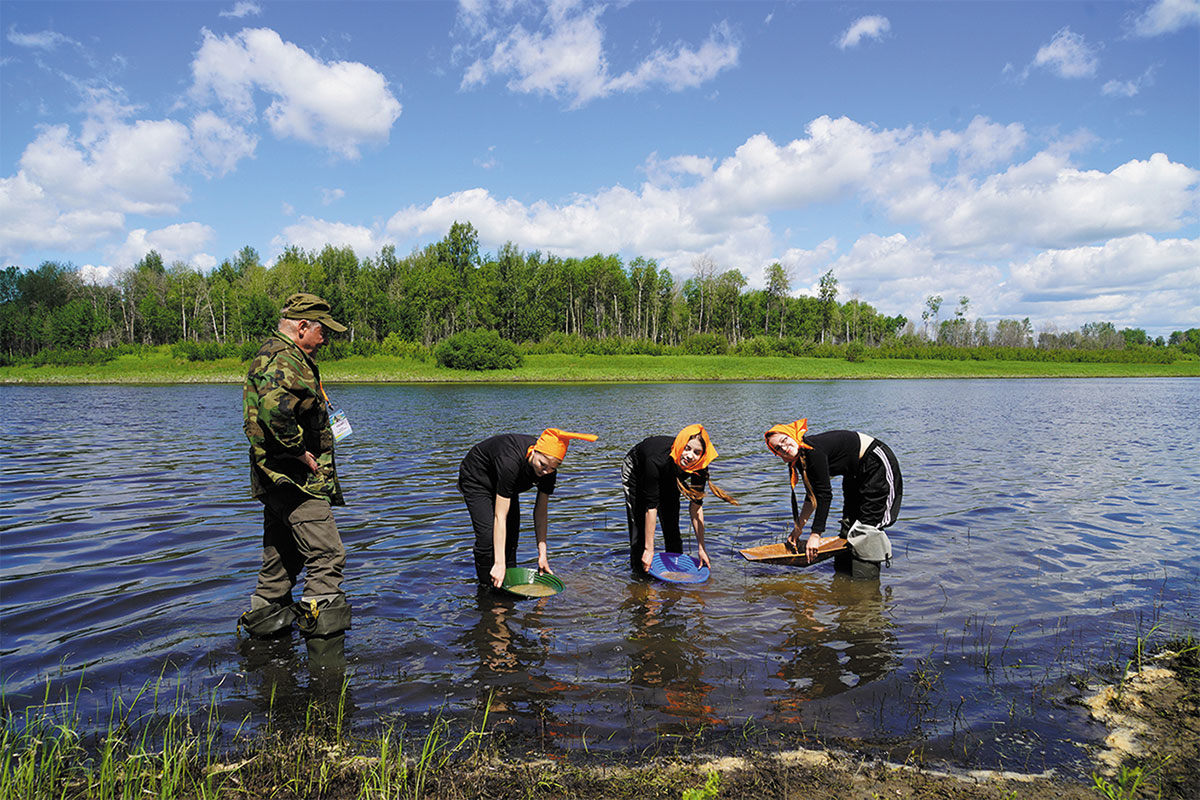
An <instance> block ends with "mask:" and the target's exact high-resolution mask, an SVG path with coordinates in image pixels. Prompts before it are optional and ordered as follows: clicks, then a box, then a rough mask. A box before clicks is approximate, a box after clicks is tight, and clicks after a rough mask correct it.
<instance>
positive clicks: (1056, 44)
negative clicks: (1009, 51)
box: [1033, 28, 1100, 78]
mask: <svg viewBox="0 0 1200 800" xmlns="http://www.w3.org/2000/svg"><path fill="white" fill-rule="evenodd" d="M1033 66H1035V67H1045V68H1046V69H1049V70H1051V71H1052V72H1054V73H1056V74H1057V75H1058V76H1059V77H1060V78H1090V77H1092V76H1093V75H1095V74H1096V69H1097V68H1098V67H1099V66H1100V60H1099V59H1098V58H1097V57H1096V53H1095V49H1094V48H1093V47H1092V46H1091V45H1089V44H1088V43H1087V41H1086V40H1085V39H1084V38H1083V36H1082V35H1080V34H1078V33H1075V32H1074V31H1072V30H1071V29H1070V28H1062V29H1060V30H1059V32H1058V33H1056V34H1054V38H1053V39H1051V40H1050V42H1049V43H1048V44H1044V45H1042V46H1041V47H1040V48H1038V51H1037V55H1036V56H1034V59H1033Z"/></svg>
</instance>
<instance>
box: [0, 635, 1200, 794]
mask: <svg viewBox="0 0 1200 800" xmlns="http://www.w3.org/2000/svg"><path fill="white" fill-rule="evenodd" d="M1172 645H1173V647H1174V649H1171V650H1167V651H1164V652H1162V653H1161V654H1160V655H1159V656H1157V657H1153V658H1151V657H1143V655H1142V641H1141V640H1139V642H1138V651H1137V653H1138V655H1137V658H1136V663H1135V660H1134V659H1131V660H1130V666H1129V668H1128V669H1127V670H1126V671H1125V673H1124V674H1123V675H1120V676H1118V677H1119V680H1118V681H1117V682H1116V683H1115V684H1113V685H1111V686H1107V687H1103V688H1102V689H1101V691H1100V692H1099V693H1098V694H1097V695H1096V696H1095V697H1094V698H1091V699H1090V700H1089V701H1088V703H1089V705H1090V706H1091V707H1092V708H1093V713H1094V714H1096V710H1102V711H1103V712H1104V713H1103V714H1096V719H1097V720H1098V721H1100V722H1102V723H1103V724H1105V725H1106V726H1107V727H1109V728H1110V729H1112V730H1113V731H1114V735H1111V736H1109V737H1108V740H1106V749H1104V750H1102V751H1101V752H1100V753H1099V754H1098V759H1097V762H1098V763H1097V767H1096V769H1095V770H1094V771H1093V772H1092V773H1091V776H1090V781H1086V780H1084V781H1079V780H1066V779H1062V778H1056V777H1054V776H1053V775H1049V774H1043V775H1018V774H1012V773H997V772H990V771H975V770H963V769H958V770H954V771H950V772H948V771H945V770H944V769H943V768H940V767H939V766H938V765H931V764H925V763H923V761H922V759H921V757H920V756H919V754H918V753H917V751H914V752H913V753H911V754H910V755H909V757H908V758H906V759H905V761H904V763H903V764H899V763H895V762H888V761H881V760H879V759H877V758H875V757H872V756H870V755H866V754H862V753H855V752H852V751H850V750H846V749H829V748H827V747H825V746H823V745H824V743H822V742H821V741H820V740H818V739H815V738H806V737H805V736H804V735H803V732H800V733H799V734H797V735H796V736H795V737H792V738H793V740H792V741H789V742H770V743H767V744H765V745H763V744H749V745H748V746H745V747H742V748H739V749H738V751H737V752H734V753H732V754H728V755H723V756H713V755H706V754H704V753H702V752H701V751H702V750H703V749H704V748H705V744H704V742H703V741H693V742H689V743H686V744H687V749H688V750H690V752H680V751H678V749H677V747H678V746H675V750H676V751H675V752H668V750H670V749H672V748H671V747H669V746H668V747H662V748H660V750H659V751H657V752H639V753H631V754H625V755H608V756H603V755H602V756H589V755H588V754H586V753H584V754H579V753H563V752H561V751H560V752H553V753H546V752H542V751H540V750H539V749H537V748H536V747H530V746H525V747H522V746H514V743H513V742H506V741H505V740H504V739H503V738H502V734H498V733H497V732H496V726H495V725H494V724H492V723H490V722H489V719H488V714H487V712H486V711H484V712H483V713H482V714H481V717H480V718H479V719H478V720H476V722H475V723H474V724H473V725H472V727H470V728H469V729H466V730H458V731H455V730H452V729H451V727H450V726H449V725H448V724H446V723H445V722H444V721H442V720H438V721H437V722H435V723H434V725H433V726H432V729H431V730H430V731H429V732H428V733H427V734H425V735H423V736H418V737H412V736H409V735H407V732H406V729H405V728H403V727H392V726H385V727H383V728H382V729H381V730H378V731H377V732H376V733H375V734H372V735H370V736H366V737H362V736H356V735H354V734H352V733H349V732H348V731H347V727H346V725H345V717H344V712H345V696H346V684H345V683H343V689H342V693H341V695H340V696H338V695H337V692H336V690H335V691H334V693H333V696H330V697H326V698H323V699H322V700H320V701H315V700H314V701H310V704H309V708H308V710H307V712H306V713H305V714H304V715H303V717H302V719H303V724H302V726H301V727H300V728H299V729H296V730H289V731H284V730H280V729H279V728H277V727H275V726H274V725H273V723H272V721H271V717H270V716H268V720H267V722H266V724H265V725H264V726H262V727H260V728H258V729H256V730H254V731H253V732H249V733H246V732H245V731H244V728H243V727H242V726H238V727H237V728H236V729H235V730H234V732H233V733H229V732H228V731H229V728H230V725H229V722H228V721H226V722H225V724H224V725H222V724H221V721H220V720H219V714H218V711H217V709H216V708H215V707H210V708H208V709H199V710H195V709H189V708H188V707H187V703H186V701H184V700H182V699H180V698H179V696H178V695H176V696H175V699H174V700H173V701H172V700H169V699H167V698H164V697H162V694H161V693H160V691H159V688H160V687H147V689H146V690H145V691H144V692H143V694H142V695H140V696H139V698H137V699H136V700H135V701H134V702H133V703H131V704H130V705H128V706H125V705H121V704H118V705H116V706H114V708H113V710H112V714H111V717H110V720H109V724H108V727H107V730H105V731H102V732H100V733H98V734H95V735H91V736H89V735H85V734H84V733H82V732H81V731H80V728H79V722H78V718H77V717H75V716H74V713H73V712H67V713H64V712H63V710H62V709H63V706H64V704H63V703H50V704H48V705H47V706H45V707H44V708H42V709H35V710H33V711H31V712H26V713H25V714H23V715H21V717H20V718H13V717H10V716H5V718H4V719H3V722H4V727H3V730H2V731H0V800H43V799H45V800H49V798H62V799H64V800H74V798H96V799H97V800H109V799H110V798H111V799H112V800H116V799H117V798H130V799H132V798H141V797H157V798H162V799H164V800H165V799H166V798H187V799H188V800H190V799H191V798H197V800H200V799H201V798H203V799H204V800H208V799H209V798H212V799H213V800H216V799H217V798H247V797H250V798H257V797H272V798H284V799H286V798H334V799H336V800H342V799H344V800H385V799H386V800H400V799H401V798H403V799H404V800H409V799H410V798H411V800H418V798H439V800H443V799H444V800H455V799H456V798H463V799H464V800H465V798H485V797H522V798H561V797H577V798H645V797H660V798H680V800H712V798H747V799H750V798H752V799H753V800H763V798H784V799H785V800H844V798H848V797H867V798H870V797H889V798H901V799H903V798H930V797H938V798H946V799H947V800H984V799H987V800H999V798H1008V799H1009V800H1012V799H1013V798H1042V797H1056V798H1060V800H1096V799H1097V798H1109V800H1117V798H1124V799H1127V800H1132V798H1136V797H1143V796H1157V797H1165V798H1185V797H1186V798H1192V797H1195V796H1196V795H1195V792H1196V791H1197V789H1200V777H1198V776H1197V774H1196V771H1195V769H1194V765H1195V764H1196V763H1197V760H1196V759H1197V758H1198V757H1200V737H1198V736H1197V735H1196V733H1197V725H1198V724H1200V713H1198V712H1200V692H1198V689H1200V660H1198V659H1197V646H1196V643H1195V641H1194V640H1193V639H1191V638H1187V639H1185V640H1177V641H1176V642H1174V643H1172ZM164 700H166V702H165V703H164V702H163V701H164ZM65 705H67V706H69V705H70V704H69V703H68V704H65ZM1134 729H1136V732H1135V733H1132V734H1130V735H1128V736H1124V737H1121V736H1117V735H1116V734H1118V733H1120V732H1121V731H1122V730H1134ZM1114 740H1120V741H1123V742H1125V743H1126V744H1127V745H1128V747H1127V748H1126V749H1124V750H1121V751H1119V752H1115V753H1114V752H1113V751H1112V750H1111V749H1109V748H1108V747H1107V745H1109V744H1111V743H1112V742H1113V741H1114ZM680 744H683V743H680Z"/></svg>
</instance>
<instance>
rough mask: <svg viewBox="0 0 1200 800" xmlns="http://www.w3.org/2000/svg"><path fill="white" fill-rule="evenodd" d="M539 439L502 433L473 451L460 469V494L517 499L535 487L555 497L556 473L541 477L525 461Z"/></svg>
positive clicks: (468, 454)
mask: <svg viewBox="0 0 1200 800" xmlns="http://www.w3.org/2000/svg"><path fill="white" fill-rule="evenodd" d="M536 441H537V437H536V436H529V435H528V434H523V433H502V434H499V435H498V436H493V437H491V438H490V439H484V440H483V441H482V442H480V443H479V444H477V445H475V446H474V447H472V448H471V450H470V451H469V452H468V453H467V455H466V457H465V458H464V459H463V460H462V464H461V465H460V466H459V468H458V487H459V489H460V490H461V491H463V492H464V493H465V492H468V491H471V490H474V491H481V492H485V493H487V494H490V495H497V494H498V495H500V496H501V497H508V498H512V497H516V496H517V495H518V494H519V493H521V492H523V491H525V490H526V489H529V488H531V487H533V486H534V485H536V486H537V487H538V491H539V492H542V493H544V494H553V493H554V482H555V481H556V480H557V479H558V473H557V472H551V473H550V474H549V475H543V476H542V477H540V478H539V477H538V476H537V473H536V472H534V471H533V465H532V464H530V463H529V459H528V458H526V457H525V453H526V451H528V450H529V447H530V446H531V445H532V444H533V443H534V442H536Z"/></svg>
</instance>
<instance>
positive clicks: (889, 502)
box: [842, 439, 904, 528]
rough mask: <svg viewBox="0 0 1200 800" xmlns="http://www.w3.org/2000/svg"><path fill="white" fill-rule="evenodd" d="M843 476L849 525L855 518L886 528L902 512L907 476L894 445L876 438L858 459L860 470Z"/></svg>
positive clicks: (843, 513) (847, 524) (846, 515)
mask: <svg viewBox="0 0 1200 800" xmlns="http://www.w3.org/2000/svg"><path fill="white" fill-rule="evenodd" d="M850 478H851V476H849V475H847V476H846V477H845V478H843V479H842V492H843V493H844V495H845V498H846V506H845V509H844V510H843V511H842V517H843V519H844V520H845V521H846V527H848V526H849V525H853V524H854V523H855V522H861V523H863V524H864V525H872V526H874V527H876V528H886V527H888V526H889V525H891V524H892V523H894V522H895V521H896V518H897V517H898V516H899V515H900V501H901V499H902V498H903V495H904V479H903V478H902V477H901V475H900V462H899V461H897V460H896V454H895V453H893V452H892V448H890V447H888V446H887V445H886V444H884V443H883V442H881V441H879V440H878V439H876V440H875V441H873V442H871V444H870V446H869V447H867V452H866V453H865V454H863V457H862V458H861V459H860V460H859V462H858V474H857V475H855V476H853V480H851V479H850Z"/></svg>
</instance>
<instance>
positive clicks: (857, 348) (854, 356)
mask: <svg viewBox="0 0 1200 800" xmlns="http://www.w3.org/2000/svg"><path fill="white" fill-rule="evenodd" d="M846 360H847V361H849V362H851V363H858V362H862V361H866V360H867V348H866V347H865V346H864V345H863V343H862V342H850V343H849V344H848V345H846Z"/></svg>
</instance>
